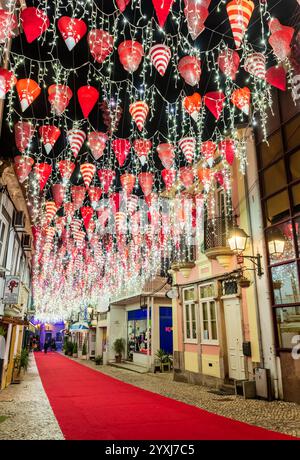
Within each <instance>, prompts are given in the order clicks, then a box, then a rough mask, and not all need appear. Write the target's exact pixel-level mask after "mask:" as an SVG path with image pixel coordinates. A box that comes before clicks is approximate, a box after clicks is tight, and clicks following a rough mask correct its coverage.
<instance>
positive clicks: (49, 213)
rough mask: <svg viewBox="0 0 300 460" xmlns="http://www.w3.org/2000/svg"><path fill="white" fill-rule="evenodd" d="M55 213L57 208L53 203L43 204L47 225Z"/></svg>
mask: <svg viewBox="0 0 300 460" xmlns="http://www.w3.org/2000/svg"><path fill="white" fill-rule="evenodd" d="M56 212H57V206H56V204H55V202H54V201H46V203H45V219H46V224H47V225H49V224H50V223H51V221H52V219H53V218H54V216H55V214H56Z"/></svg>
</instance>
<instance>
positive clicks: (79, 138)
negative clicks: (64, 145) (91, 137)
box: [67, 128, 86, 158]
mask: <svg viewBox="0 0 300 460" xmlns="http://www.w3.org/2000/svg"><path fill="white" fill-rule="evenodd" d="M85 138H86V135H85V132H84V131H82V130H81V129H77V128H73V129H70V130H69V131H67V139H68V142H69V145H70V148H71V152H72V153H73V155H74V158H77V155H78V153H79V152H80V149H81V147H82V146H83V143H84V141H85Z"/></svg>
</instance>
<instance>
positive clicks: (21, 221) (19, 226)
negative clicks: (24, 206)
mask: <svg viewBox="0 0 300 460" xmlns="http://www.w3.org/2000/svg"><path fill="white" fill-rule="evenodd" d="M13 224H14V228H15V230H16V231H17V232H24V231H25V214H24V212H23V211H15V212H14V218H13Z"/></svg>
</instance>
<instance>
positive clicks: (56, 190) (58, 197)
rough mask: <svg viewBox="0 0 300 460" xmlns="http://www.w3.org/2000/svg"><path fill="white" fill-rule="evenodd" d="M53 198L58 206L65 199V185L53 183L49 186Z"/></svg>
mask: <svg viewBox="0 0 300 460" xmlns="http://www.w3.org/2000/svg"><path fill="white" fill-rule="evenodd" d="M51 190H52V196H53V200H54V202H55V204H56V206H57V207H58V208H60V207H61V205H62V204H63V202H64V201H65V196H66V187H65V185H63V184H53V185H52V187H51Z"/></svg>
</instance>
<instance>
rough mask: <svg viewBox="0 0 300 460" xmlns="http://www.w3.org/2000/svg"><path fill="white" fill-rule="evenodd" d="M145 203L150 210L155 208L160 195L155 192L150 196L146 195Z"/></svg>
mask: <svg viewBox="0 0 300 460" xmlns="http://www.w3.org/2000/svg"><path fill="white" fill-rule="evenodd" d="M145 201H146V203H147V205H148V207H149V208H151V206H154V205H155V204H156V203H157V202H158V195H157V193H155V192H151V193H150V195H145Z"/></svg>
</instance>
